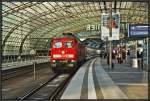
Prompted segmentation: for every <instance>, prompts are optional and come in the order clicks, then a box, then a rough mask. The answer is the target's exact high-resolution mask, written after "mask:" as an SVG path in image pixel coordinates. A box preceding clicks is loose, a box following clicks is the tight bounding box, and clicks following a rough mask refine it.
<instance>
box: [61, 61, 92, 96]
mask: <svg viewBox="0 0 150 101" xmlns="http://www.w3.org/2000/svg"><path fill="white" fill-rule="evenodd" d="M90 62H91V61H88V62H87V63H85V64H84V65H83V66H82V67H80V69H79V70H78V71H77V73H76V74H75V75H74V77H73V78H72V80H71V82H70V83H69V85H68V86H67V88H66V90H65V91H64V93H63V95H62V96H61V99H80V95H81V89H82V83H83V78H84V74H85V71H86V67H87V66H88V64H89V63H90Z"/></svg>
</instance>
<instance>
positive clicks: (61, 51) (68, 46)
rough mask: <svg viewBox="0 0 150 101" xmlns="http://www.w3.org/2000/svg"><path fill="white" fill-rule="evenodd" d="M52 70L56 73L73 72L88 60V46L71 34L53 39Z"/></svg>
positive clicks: (51, 52)
mask: <svg viewBox="0 0 150 101" xmlns="http://www.w3.org/2000/svg"><path fill="white" fill-rule="evenodd" d="M50 54H51V56H50V59H51V68H52V70H53V71H54V72H55V73H58V72H64V71H67V72H68V71H69V72H70V71H73V70H75V69H77V68H78V67H79V65H80V64H82V63H84V62H85V60H86V46H85V45H84V44H82V43H81V41H80V40H79V39H78V38H77V37H76V36H74V35H73V34H71V33H65V34H63V37H56V38H52V48H51V51H50Z"/></svg>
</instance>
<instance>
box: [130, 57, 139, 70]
mask: <svg viewBox="0 0 150 101" xmlns="http://www.w3.org/2000/svg"><path fill="white" fill-rule="evenodd" d="M131 67H132V68H138V59H137V58H133V59H132V61H131Z"/></svg>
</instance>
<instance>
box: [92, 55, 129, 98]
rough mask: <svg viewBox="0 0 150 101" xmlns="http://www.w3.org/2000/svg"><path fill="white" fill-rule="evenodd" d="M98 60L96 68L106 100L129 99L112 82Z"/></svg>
mask: <svg viewBox="0 0 150 101" xmlns="http://www.w3.org/2000/svg"><path fill="white" fill-rule="evenodd" d="M98 60H99V58H98V59H97V61H96V62H95V64H96V65H95V66H94V67H95V71H96V76H97V79H98V82H99V85H100V87H101V89H102V93H103V96H104V99H128V98H127V96H126V95H125V94H124V93H123V92H122V91H121V89H120V88H119V87H118V86H117V85H116V84H115V83H114V82H113V81H112V80H111V78H110V77H109V75H108V74H107V73H106V72H105V70H104V69H103V68H102V66H101V65H100V62H99V61H98Z"/></svg>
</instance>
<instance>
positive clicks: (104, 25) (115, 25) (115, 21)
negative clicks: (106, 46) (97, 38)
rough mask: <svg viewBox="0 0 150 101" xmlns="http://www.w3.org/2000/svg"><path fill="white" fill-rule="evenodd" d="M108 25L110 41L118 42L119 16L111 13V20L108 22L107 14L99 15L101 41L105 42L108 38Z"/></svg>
mask: <svg viewBox="0 0 150 101" xmlns="http://www.w3.org/2000/svg"><path fill="white" fill-rule="evenodd" d="M110 24H111V26H112V37H111V39H112V40H119V33H120V14H119V13H112V20H111V21H110V18H109V14H107V13H102V15H101V39H102V40H105V39H106V38H107V37H109V28H110Z"/></svg>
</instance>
